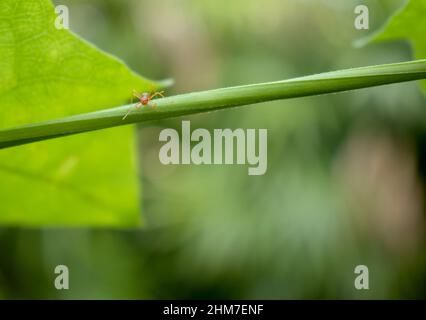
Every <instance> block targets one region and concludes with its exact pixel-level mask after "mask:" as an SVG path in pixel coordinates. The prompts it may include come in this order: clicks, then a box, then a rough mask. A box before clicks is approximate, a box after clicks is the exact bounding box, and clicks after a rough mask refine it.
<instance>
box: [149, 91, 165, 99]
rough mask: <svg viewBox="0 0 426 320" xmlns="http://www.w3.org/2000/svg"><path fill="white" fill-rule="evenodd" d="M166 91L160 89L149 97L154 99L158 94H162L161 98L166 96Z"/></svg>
mask: <svg viewBox="0 0 426 320" xmlns="http://www.w3.org/2000/svg"><path fill="white" fill-rule="evenodd" d="M163 93H164V91H158V92H155V93H154V94H152V95H151V96H150V97H149V99H152V98H154V97H156V96H160V97H161V98H164V94H163Z"/></svg>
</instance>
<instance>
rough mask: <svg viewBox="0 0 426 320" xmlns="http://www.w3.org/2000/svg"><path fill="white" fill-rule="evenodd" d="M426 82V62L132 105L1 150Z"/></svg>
mask: <svg viewBox="0 0 426 320" xmlns="http://www.w3.org/2000/svg"><path fill="white" fill-rule="evenodd" d="M425 78H426V59H423V60H416V61H409V62H402V63H394V64H385V65H377V66H370V67H363V68H355V69H347V70H340V71H334V72H327V73H321V74H317V75H312V76H306V77H301V78H295V79H290V80H284V81H277V82H268V83H260V84H253V85H245V86H238V87H229V88H223V89H215V90H208V91H201V92H194V93H187V94H181V95H176V96H170V97H166V98H161V99H156V100H155V105H156V107H155V108H149V107H143V108H141V109H138V110H137V109H135V110H133V111H132V112H131V113H130V114H129V115H128V117H127V118H126V119H125V120H123V116H124V114H125V113H126V112H127V111H128V110H129V108H130V107H132V105H125V106H120V107H115V108H111V109H105V110H100V111H95V112H91V113H85V114H79V115H75V116H70V117H65V118H61V119H55V120H50V121H45V122H40V123H35V124H30V125H25V126H21V127H15V128H10V129H3V130H0V149H1V148H7V147H12V146H17V145H22V144H26V143H31V142H35V141H40V140H46V139H52V138H57V137H61V136H66V135H71V134H77V133H81V132H87V131H93V130H100V129H104V128H110V127H115V126H121V125H127V124H131V123H137V122H144V121H152V120H158V119H164V118H171V117H177V116H182V115H189V114H195V113H200V112H207V111H212V110H219V109H225V108H230V107H236V106H242V105H249V104H254V103H259V102H264V101H271V100H277V99H287V98H295V97H303V96H312V95H319V94H325V93H332V92H340V91H346V90H354V89H360V88H366V87H373V86H379V85H385V84H390V83H397V82H404V81H411V80H418V79H425Z"/></svg>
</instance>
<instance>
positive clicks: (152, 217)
mask: <svg viewBox="0 0 426 320" xmlns="http://www.w3.org/2000/svg"><path fill="white" fill-rule="evenodd" d="M58 3H59V1H58ZM60 3H61V4H66V5H69V7H70V11H71V28H72V29H73V30H75V31H76V32H77V33H78V34H81V35H82V36H84V37H86V38H88V39H89V40H90V41H92V42H94V43H95V44H97V45H98V46H100V47H101V48H103V49H105V50H106V51H108V52H111V53H113V54H115V55H117V56H119V57H121V58H122V59H123V60H125V61H126V62H128V63H129V65H130V66H131V67H132V68H134V69H135V70H137V71H139V72H140V73H142V74H145V75H147V76H149V77H151V78H163V77H168V76H171V77H173V78H175V79H176V84H177V85H176V86H175V87H174V91H175V92H185V91H189V90H191V91H192V90H198V89H206V88H213V87H222V86H227V85H235V84H242V83H250V82H258V81H266V80H274V79H276V80H278V79H284V78H288V77H293V76H300V75H303V74H311V73H316V72H322V71H327V70H335V69H342V68H347V67H356V66H362V65H370V64H379V63H387V62H397V61H403V60H409V59H411V54H410V50H409V47H408V46H407V45H406V44H404V43H401V42H386V43H378V44H372V45H368V46H366V47H364V48H362V49H355V48H354V47H353V46H352V43H353V42H354V41H355V40H357V39H359V38H362V37H366V36H368V35H369V34H370V31H359V30H355V29H354V27H353V21H354V7H355V5H356V4H358V3H359V2H358V1H331V0H322V1H318V0H315V1H314V0H304V1H300V0H287V1H279V0H267V1H262V3H260V2H258V1H242V0H239V1H232V2H230V1H196V0H186V1H183V0H182V1H175V0H159V1H155V2H154V1H136V0H135V1H130V0H126V1H123V0H120V1H119V0H106V1H105V0H103V1H101V0H90V1H87V0H85V1H83V0H74V1H72V0H69V1H60ZM363 3H364V4H367V5H368V6H369V8H370V19H371V21H370V28H371V29H370V30H371V32H374V30H377V29H378V28H379V27H380V26H381V25H382V24H384V23H385V20H386V19H387V18H388V17H389V16H390V15H391V14H392V13H393V12H394V11H395V10H396V9H397V8H399V7H400V5H401V4H402V3H403V1H399V0H398V1H397V0H395V1H393V0H383V1H378V0H366V1H363ZM169 94H171V93H169ZM425 113H426V110H425V101H424V96H423V95H422V94H421V92H420V90H419V87H418V84H417V83H407V84H398V85H390V86H384V87H379V88H372V89H365V90H361V91H357V92H348V93H341V94H335V95H327V96H321V97H312V98H302V99H295V100H288V101H277V102H272V103H268V106H267V107H265V104H259V105H256V106H252V107H248V108H244V109H235V110H230V111H224V112H215V113H210V114H205V115H198V116H192V117H189V119H190V120H191V127H192V128H193V129H195V128H196V127H203V128H209V129H212V128H232V129H235V128H268V132H269V134H268V171H267V173H266V174H265V175H264V176H257V177H253V176H247V168H243V167H240V166H163V165H161V164H160V163H159V161H158V150H159V147H160V144H159V142H158V133H159V131H160V130H161V128H163V127H176V128H179V127H180V123H181V121H182V119H175V120H167V121H162V122H156V123H153V124H152V125H151V126H146V127H141V128H140V129H139V135H138V139H139V148H140V157H139V158H140V172H141V176H140V179H141V181H142V182H143V186H144V197H143V203H144V204H143V210H144V212H145V213H146V215H147V220H148V221H147V223H148V227H146V228H144V229H143V230H133V231H116V230H114V231H113V230H87V229H75V230H69V229H68V230H54V229H48V230H27V229H21V228H14V229H11V228H9V229H0V248H1V250H0V296H2V297H6V298H23V297H29V298H43V297H44V298H275V299H283V298H363V299H365V298H424V297H425V296H426V287H425V283H426V273H425V270H426V268H425V267H426V255H425V252H426V251H425V245H426V243H425V222H424V219H425V208H424V202H425V201H424V199H425V193H424V182H425V173H426V167H425V165H424V164H425V163H426V162H425V159H426V152H425V151H424V150H426V149H425V146H426V134H425V132H426V131H425V119H426V114H425ZM58 264H66V265H68V266H69V268H70V290H69V291H57V290H55V289H54V287H53V279H54V276H55V275H54V274H53V270H54V267H55V266H56V265H58ZM359 264H364V265H367V266H368V267H369V270H370V290H368V291H357V290H355V288H354V285H353V281H354V279H355V276H356V275H355V274H354V268H355V266H356V265H359Z"/></svg>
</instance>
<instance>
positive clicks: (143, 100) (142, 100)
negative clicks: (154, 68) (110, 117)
mask: <svg viewBox="0 0 426 320" xmlns="http://www.w3.org/2000/svg"><path fill="white" fill-rule="evenodd" d="M163 93H164V91H157V92H154V93H153V94H151V93H148V92H143V93H139V92H137V91H136V90H133V95H132V103H133V98H134V97H136V98H138V99H139V102H138V103H136V104H135V105H134V107H135V108H136V109H139V108H140V107H142V106H146V105H148V103H149V102H150V101H151V100H152V99H153V98H154V97H156V96H160V97H162V98H164V95H163ZM155 107H156V104H155V103H151V108H155ZM131 111H132V108H129V110H128V111H127V113H126V114H125V115H124V117H123V120H124V119H126V118H127V116H128V115H129V113H130V112H131Z"/></svg>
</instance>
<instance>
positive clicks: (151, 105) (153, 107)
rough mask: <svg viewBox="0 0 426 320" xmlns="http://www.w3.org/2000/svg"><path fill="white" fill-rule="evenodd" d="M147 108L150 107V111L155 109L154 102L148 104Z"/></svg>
mask: <svg viewBox="0 0 426 320" xmlns="http://www.w3.org/2000/svg"><path fill="white" fill-rule="evenodd" d="M149 106H150V107H151V109H155V107H156V106H157V105H156V104H155V103H154V102H152V101H151V102H150V103H149Z"/></svg>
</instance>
